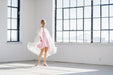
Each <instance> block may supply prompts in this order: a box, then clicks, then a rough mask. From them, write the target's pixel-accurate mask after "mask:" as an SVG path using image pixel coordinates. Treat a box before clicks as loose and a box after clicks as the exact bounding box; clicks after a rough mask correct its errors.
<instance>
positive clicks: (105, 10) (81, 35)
mask: <svg viewBox="0 0 113 75" xmlns="http://www.w3.org/2000/svg"><path fill="white" fill-rule="evenodd" d="M112 21H113V0H56V1H55V41H56V42H89V43H93V42H108V43H113V22H112Z"/></svg>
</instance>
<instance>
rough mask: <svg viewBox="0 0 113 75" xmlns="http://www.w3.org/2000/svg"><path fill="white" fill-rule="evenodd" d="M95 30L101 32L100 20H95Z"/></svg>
mask: <svg viewBox="0 0 113 75" xmlns="http://www.w3.org/2000/svg"><path fill="white" fill-rule="evenodd" d="M93 30H100V18H98V19H93Z"/></svg>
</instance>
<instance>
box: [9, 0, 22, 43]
mask: <svg viewBox="0 0 113 75" xmlns="http://www.w3.org/2000/svg"><path fill="white" fill-rule="evenodd" d="M17 1H18V3H17V6H12V0H11V5H10V6H9V5H8V6H7V8H10V9H14V8H16V9H17V13H16V14H17V18H12V17H11V16H10V17H8V19H9V20H10V28H7V31H10V34H9V35H10V40H8V39H7V42H20V0H17ZM10 12H11V13H10V14H12V10H10ZM8 19H7V20H8ZM12 19H15V20H17V28H16V29H13V28H11V26H12V24H11V21H12ZM11 31H16V32H17V35H16V36H17V40H16V41H12V40H13V39H12V38H11V35H12V34H11ZM7 34H8V33H7ZM7 37H8V35H7Z"/></svg>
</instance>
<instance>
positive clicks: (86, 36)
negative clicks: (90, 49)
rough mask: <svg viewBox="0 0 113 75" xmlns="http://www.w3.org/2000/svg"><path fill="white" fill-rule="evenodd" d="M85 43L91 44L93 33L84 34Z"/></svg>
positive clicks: (86, 32)
mask: <svg viewBox="0 0 113 75" xmlns="http://www.w3.org/2000/svg"><path fill="white" fill-rule="evenodd" d="M84 42H91V31H85V32H84Z"/></svg>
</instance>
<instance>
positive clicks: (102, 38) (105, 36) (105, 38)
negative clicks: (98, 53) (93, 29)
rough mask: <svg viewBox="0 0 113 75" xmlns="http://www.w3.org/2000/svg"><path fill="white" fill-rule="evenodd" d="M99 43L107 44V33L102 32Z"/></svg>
mask: <svg viewBox="0 0 113 75" xmlns="http://www.w3.org/2000/svg"><path fill="white" fill-rule="evenodd" d="M101 41H102V42H108V31H102V37H101Z"/></svg>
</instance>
